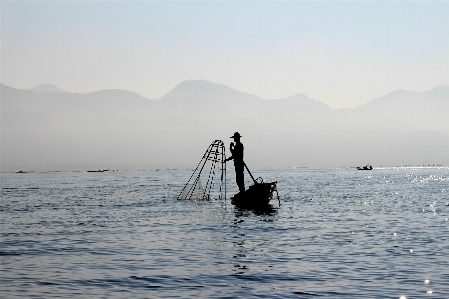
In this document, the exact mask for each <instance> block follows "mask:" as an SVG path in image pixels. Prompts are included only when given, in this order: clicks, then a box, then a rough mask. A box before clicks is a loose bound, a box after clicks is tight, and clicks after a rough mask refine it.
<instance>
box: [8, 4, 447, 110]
mask: <svg viewBox="0 0 449 299" xmlns="http://www.w3.org/2000/svg"><path fill="white" fill-rule="evenodd" d="M448 16H449V1H433V2H430V1H400V2H391V1H335V2H334V1H332V2H331V1H294V2H278V1H268V2H253V1H245V2H241V1H232V2H190V1H183V2H144V1H139V2H128V1H114V2H109V1H98V2H94V1H82V2H81V1H80V2H75V1H73V2H72V1H70V2H56V1H29V2H28V1H20V2H18V1H17V2H15V1H1V78H0V81H1V82H2V83H4V84H6V85H10V86H13V87H16V88H31V87H34V86H36V85H38V84H41V83H52V84H55V85H56V86H58V87H61V88H63V89H65V90H67V91H70V92H87V91H94V90H99V89H105V88H120V89H126V90H131V91H134V92H137V93H139V94H141V95H142V96H145V97H148V98H158V97H161V96H163V95H164V94H165V93H167V92H168V91H169V90H170V89H171V88H173V87H174V86H176V85H177V84H179V83H180V82H182V81H184V80H188V79H204V80H209V81H212V82H216V83H221V84H225V85H228V86H230V87H232V88H235V89H238V90H240V91H244V92H248V93H252V94H257V95H259V96H261V97H262V98H266V99H274V98H283V97H287V96H290V95H293V94H296V93H305V94H307V95H308V96H310V97H311V98H313V99H316V100H320V101H322V102H324V103H326V104H327V105H329V106H331V107H332V108H342V107H354V106H357V105H359V104H362V103H365V102H367V101H369V100H370V99H372V98H374V97H378V96H382V95H384V94H385V93H388V92H390V91H393V90H396V89H409V90H413V91H425V90H428V89H431V88H433V87H435V86H436V85H442V84H445V85H448V84H449V18H448Z"/></svg>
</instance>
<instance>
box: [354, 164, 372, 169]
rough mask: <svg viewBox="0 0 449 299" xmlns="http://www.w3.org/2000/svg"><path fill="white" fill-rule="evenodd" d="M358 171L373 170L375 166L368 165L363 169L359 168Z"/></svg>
mask: <svg viewBox="0 0 449 299" xmlns="http://www.w3.org/2000/svg"><path fill="white" fill-rule="evenodd" d="M357 170H373V166H371V165H369V164H368V165H366V166H363V167H357Z"/></svg>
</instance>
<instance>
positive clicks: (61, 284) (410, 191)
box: [0, 168, 449, 298]
mask: <svg viewBox="0 0 449 299" xmlns="http://www.w3.org/2000/svg"><path fill="white" fill-rule="evenodd" d="M190 174H191V172H190V171H158V172H156V171H147V172H114V173H86V172H84V173H71V172H66V173H28V174H13V173H9V174H8V173H7V174H2V175H1V187H2V196H1V202H0V209H1V210H0V233H1V240H0V241H1V243H0V260H1V272H0V297H2V298H55V297H64V298H159V297H160V298H167V297H182V298H198V297H199V298H211V297H213V298H251V297H254V298H255V297H257V298H313V297H316V296H321V297H323V298H400V297H401V296H405V297H406V298H449V221H448V217H449V206H448V204H449V195H448V190H449V169H448V168H440V169H436V168H433V169H432V168H429V169H375V170H373V171H370V172H368V171H355V170H350V169H340V170H276V171H254V175H257V176H262V177H263V178H264V179H265V181H271V180H277V181H278V182H279V183H278V189H279V194H280V196H281V206H280V207H278V202H277V200H273V201H272V204H273V208H272V209H271V210H268V211H264V212H260V211H248V210H238V209H235V208H234V207H233V206H232V205H231V204H230V203H229V201H227V202H226V201H215V202H200V203H198V202H190V201H177V200H176V197H177V196H178V194H179V192H180V191H181V189H182V187H183V184H184V183H185V182H186V181H187V179H188V178H189V176H190ZM228 179H229V181H230V183H228V195H229V193H233V192H234V191H235V190H236V188H235V186H234V185H235V184H233V182H232V180H233V178H232V171H229V172H228ZM425 280H429V281H428V283H426V282H425ZM430 292H432V293H430Z"/></svg>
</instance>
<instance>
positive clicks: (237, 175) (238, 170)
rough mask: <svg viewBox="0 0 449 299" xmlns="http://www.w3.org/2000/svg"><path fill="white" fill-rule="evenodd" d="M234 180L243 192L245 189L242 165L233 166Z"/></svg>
mask: <svg viewBox="0 0 449 299" xmlns="http://www.w3.org/2000/svg"><path fill="white" fill-rule="evenodd" d="M235 180H236V181H237V186H239V190H240V192H244V191H245V179H244V176H243V167H242V168H240V167H236V168H235Z"/></svg>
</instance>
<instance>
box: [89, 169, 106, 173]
mask: <svg viewBox="0 0 449 299" xmlns="http://www.w3.org/2000/svg"><path fill="white" fill-rule="evenodd" d="M105 171H109V169H106V170H101V169H100V170H88V171H87V172H105Z"/></svg>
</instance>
